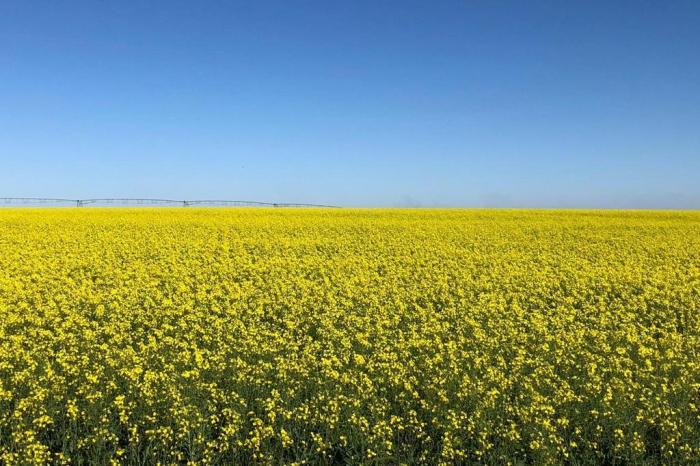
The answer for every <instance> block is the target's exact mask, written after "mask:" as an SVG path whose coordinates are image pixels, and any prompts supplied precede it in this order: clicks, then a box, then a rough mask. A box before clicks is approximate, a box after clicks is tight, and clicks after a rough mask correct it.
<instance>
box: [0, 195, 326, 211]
mask: <svg viewBox="0 0 700 466" xmlns="http://www.w3.org/2000/svg"><path fill="white" fill-rule="evenodd" d="M0 205H9V206H12V205H27V206H37V205H40V206H43V205H57V206H60V205H74V206H76V207H85V206H89V205H94V206H134V205H135V206H182V207H189V206H200V207H323V208H334V209H337V208H339V206H334V205H326V204H303V203H291V202H258V201H233V200H221V199H216V200H211V199H205V200H176V199H149V198H132V197H114V198H99V199H63V198H51V197H0Z"/></svg>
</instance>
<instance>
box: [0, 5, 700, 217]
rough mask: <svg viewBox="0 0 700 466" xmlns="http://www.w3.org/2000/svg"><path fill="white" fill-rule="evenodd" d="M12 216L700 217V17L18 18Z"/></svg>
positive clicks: (526, 9) (178, 8)
mask: <svg viewBox="0 0 700 466" xmlns="http://www.w3.org/2000/svg"><path fill="white" fill-rule="evenodd" d="M0 196H61V197H102V196H108V197H111V196H118V197H122V196H127V197H128V196H145V197H152V196H156V197H169V198H228V199H254V200H261V201H298V202H323V203H336V204H342V205H368V206H377V205H386V206H396V205H424V206H429V205H439V206H515V207H521V206H539V207H651V208H659V207H669V208H700V2H698V1H695V0H692V1H672V2H666V1H660V0H659V1H656V2H648V1H630V2H626V1H614V2H608V1H605V2H602V1H601V2H596V1H591V2H583V1H581V2H561V1H551V2H541V1H527V2H525V1H517V2H506V1H483V2H472V1H466V0H465V1H427V0H424V1H420V2H418V1H410V0H408V1H407V0H402V1H381V0H374V1H345V2H337V1H250V2H223V1H222V2H213V1H202V2H195V1H162V2H153V1H151V2H147V1H120V2H116V1H115V2H102V1H100V2H97V1H89V2H88V1H86V2H76V1H66V2H56V1H29V0H22V1H7V0H6V1H3V2H1V3H0Z"/></svg>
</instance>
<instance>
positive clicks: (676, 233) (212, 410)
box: [0, 208, 700, 465]
mask: <svg viewBox="0 0 700 466" xmlns="http://www.w3.org/2000/svg"><path fill="white" fill-rule="evenodd" d="M188 462H192V463H200V464H254V463H257V464H293V463H296V464H402V463H403V464H471V463H479V464H561V463H566V464H600V463H607V464H624V463H633V464H673V463H678V464H687V463H695V464H698V463H700V213H698V212H686V213H682V212H639V211H527V210H353V209H328V210H324V209H305V210H294V209H255V208H239V209H226V208H210V209H194V208H192V209H190V208H157V209H151V208H132V209H122V208H104V209H98V208H83V209H77V208H72V209H2V210H0V463H2V464H7V465H14V464H32V463H35V464H45V463H57V464H86V463H89V464H109V463H120V464H155V463H161V464H185V463H188Z"/></svg>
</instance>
